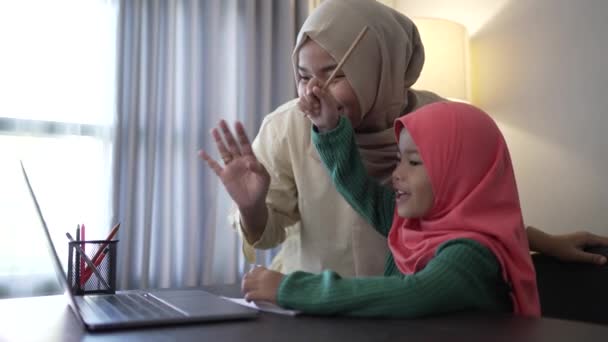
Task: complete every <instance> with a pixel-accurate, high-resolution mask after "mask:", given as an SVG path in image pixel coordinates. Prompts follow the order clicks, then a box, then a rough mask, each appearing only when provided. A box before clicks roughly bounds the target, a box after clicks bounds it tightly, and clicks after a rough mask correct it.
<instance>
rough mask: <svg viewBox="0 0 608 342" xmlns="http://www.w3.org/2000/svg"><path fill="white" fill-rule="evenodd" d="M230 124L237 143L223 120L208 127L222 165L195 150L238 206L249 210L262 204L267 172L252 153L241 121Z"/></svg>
mask: <svg viewBox="0 0 608 342" xmlns="http://www.w3.org/2000/svg"><path fill="white" fill-rule="evenodd" d="M234 127H235V131H236V135H237V137H238V143H237V141H236V140H235V138H234V135H233V134H232V132H231V131H230V128H229V127H228V124H227V123H226V121H224V120H222V121H220V124H219V128H220V129H218V128H214V129H213V130H212V131H211V133H212V135H213V138H214V140H215V145H216V146H217V150H218V152H219V153H220V156H221V158H222V160H223V161H224V167H222V166H221V165H220V164H219V163H218V162H216V161H215V160H214V159H213V158H211V157H210V156H209V155H208V154H207V153H206V152H205V151H203V150H200V151H199V156H200V157H201V158H202V159H203V160H205V161H206V162H207V165H208V166H209V167H210V168H211V169H212V170H213V172H215V174H216V175H217V176H218V177H219V178H220V179H221V181H222V183H223V184H224V187H225V188H226V191H227V192H228V194H229V195H230V197H232V200H233V201H234V202H235V203H236V204H237V206H238V207H239V209H241V210H249V209H252V208H256V207H260V206H262V205H264V203H265V199H266V194H267V193H268V186H269V184H270V175H269V174H268V171H266V168H265V167H264V165H262V164H261V163H260V162H259V161H258V159H257V158H256V157H255V155H254V154H253V151H252V149H251V144H250V142H249V138H248V137H247V134H246V133H245V129H244V128H243V124H242V123H240V122H238V121H237V122H236V123H235V126H234ZM220 130H221V132H222V134H220ZM222 135H223V137H224V139H222ZM224 140H225V141H226V144H224Z"/></svg>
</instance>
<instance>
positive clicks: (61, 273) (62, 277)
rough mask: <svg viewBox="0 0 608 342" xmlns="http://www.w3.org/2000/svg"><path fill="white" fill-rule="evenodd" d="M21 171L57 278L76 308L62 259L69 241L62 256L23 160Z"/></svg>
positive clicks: (56, 237) (66, 242)
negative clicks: (61, 256)
mask: <svg viewBox="0 0 608 342" xmlns="http://www.w3.org/2000/svg"><path fill="white" fill-rule="evenodd" d="M21 171H22V173H23V177H24V180H25V184H26V185H27V189H28V192H29V196H30V197H31V201H32V204H33V207H34V209H35V210H36V214H35V216H37V219H38V225H39V226H40V227H41V229H40V235H43V236H44V240H45V242H46V246H47V247H48V251H49V255H50V257H51V262H52V264H53V268H54V269H55V273H56V275H57V280H58V281H59V284H60V286H61V288H62V289H63V290H64V294H65V295H66V296H67V297H68V298H69V301H70V302H69V303H70V305H72V306H73V307H74V308H76V303H75V301H74V297H73V295H72V293H71V291H70V286H69V285H68V282H67V276H66V274H67V273H66V269H67V266H66V265H67V261H65V262H62V260H67V246H68V241H67V239H65V243H64V244H65V246H66V248H63V249H61V250H63V251H65V253H63V254H65V257H64V258H60V257H59V254H58V250H57V248H56V247H55V243H54V242H53V238H55V239H56V240H55V241H57V242H58V241H60V240H59V239H58V236H54V235H57V234H54V235H52V234H51V232H50V231H49V228H48V226H47V224H46V221H45V219H44V215H43V214H42V210H41V208H40V204H39V202H38V199H37V198H36V194H35V192H34V189H33V187H32V183H31V180H30V178H29V176H28V173H27V171H26V170H25V166H24V165H23V162H21ZM75 312H78V311H77V310H76V311H75Z"/></svg>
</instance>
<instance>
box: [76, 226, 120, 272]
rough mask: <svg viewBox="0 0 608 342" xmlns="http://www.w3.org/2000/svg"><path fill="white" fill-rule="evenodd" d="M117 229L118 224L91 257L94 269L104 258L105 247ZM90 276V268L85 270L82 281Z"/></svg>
mask: <svg viewBox="0 0 608 342" xmlns="http://www.w3.org/2000/svg"><path fill="white" fill-rule="evenodd" d="M119 227H120V222H119V223H117V224H116V225H115V226H114V227H113V228H112V230H111V231H110V234H109V235H108V237H107V238H106V241H105V242H104V243H103V244H102V245H101V247H99V249H98V250H97V252H96V253H95V255H93V257H92V258H91V261H93V265H95V266H96V267H97V266H99V265H100V264H101V262H102V261H103V258H104V257H105V256H106V253H105V249H106V247H108V244H109V241H112V239H113V238H114V236H116V233H118V228H119ZM92 274H93V270H92V269H91V268H90V267H89V268H87V269H85V271H84V275H83V279H84V282H85V283H86V282H87V281H88V280H89V278H90V277H91V275H92Z"/></svg>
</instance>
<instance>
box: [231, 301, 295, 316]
mask: <svg viewBox="0 0 608 342" xmlns="http://www.w3.org/2000/svg"><path fill="white" fill-rule="evenodd" d="M222 298H224V299H227V300H229V301H231V302H234V303H237V304H240V305H243V306H246V307H249V308H254V309H256V310H260V311H265V312H272V313H276V314H279V315H286V316H295V315H297V314H299V313H301V311H299V310H287V309H283V308H281V307H280V306H277V305H274V304H272V303H269V302H256V303H254V302H248V301H246V300H245V298H231V297H222Z"/></svg>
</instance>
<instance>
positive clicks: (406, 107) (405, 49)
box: [292, 0, 441, 182]
mask: <svg viewBox="0 0 608 342" xmlns="http://www.w3.org/2000/svg"><path fill="white" fill-rule="evenodd" d="M365 25H367V26H368V27H369V31H368V32H367V34H366V35H365V37H364V38H363V39H362V40H361V42H359V45H357V47H356V48H355V50H354V51H353V52H352V54H351V55H350V57H349V59H348V60H347V61H346V63H345V64H344V66H343V67H342V70H343V71H344V74H345V75H346V78H347V79H348V81H349V83H350V84H351V86H352V87H353V89H354V91H355V93H356V95H357V97H358V99H359V105H360V106H361V112H362V113H364V114H363V115H364V116H365V115H369V114H370V113H373V114H374V116H376V117H378V120H385V121H387V122H393V121H394V120H395V119H396V118H398V117H399V116H401V115H403V114H406V113H409V112H411V111H413V110H415V109H417V108H418V107H420V106H422V105H425V104H427V103H430V102H436V101H439V100H441V98H440V97H439V96H437V95H435V94H433V93H429V92H420V91H415V90H412V89H410V87H411V86H412V85H413V84H414V83H415V82H416V80H417V79H418V76H419V75H420V71H421V70H422V66H423V64H424V48H423V46H422V42H421V40H420V35H419V34H418V29H417V28H416V26H415V25H414V23H413V22H412V21H411V20H410V19H409V18H407V17H406V16H404V15H403V14H401V13H399V12H397V11H395V10H393V9H391V8H389V7H386V6H384V5H382V4H380V3H378V2H377V1H374V0H325V1H323V2H322V3H321V5H319V6H318V7H317V8H316V9H315V10H314V11H313V12H312V13H311V14H310V16H309V17H308V18H307V19H306V21H305V22H304V25H303V26H302V29H301V30H300V33H299V34H298V39H297V43H296V47H295V49H294V52H293V55H292V59H293V66H294V74H295V75H297V66H298V57H299V56H298V55H299V50H300V47H301V46H302V45H303V44H304V42H305V41H306V38H310V39H312V40H314V41H315V42H316V43H317V44H319V45H320V46H321V47H322V48H323V49H325V50H326V51H327V52H328V53H329V54H330V55H331V56H332V57H333V58H334V59H335V60H336V62H337V61H339V60H341V59H342V56H344V54H345V53H346V51H347V50H348V47H349V46H350V44H351V43H352V42H353V40H354V39H355V38H356V36H357V35H358V34H359V32H360V31H361V29H362V28H363V27H364V26H365ZM356 141H357V146H358V147H359V151H360V153H361V156H362V158H363V162H364V163H365V165H366V167H367V170H368V172H369V173H370V175H371V176H373V177H374V178H376V179H378V180H380V181H383V182H385V181H387V180H389V179H390V175H391V173H392V171H393V169H394V167H395V165H396V162H397V152H398V148H397V144H396V140H395V133H394V129H393V127H392V125H391V126H390V127H387V129H386V130H384V131H380V132H375V133H365V134H356Z"/></svg>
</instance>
